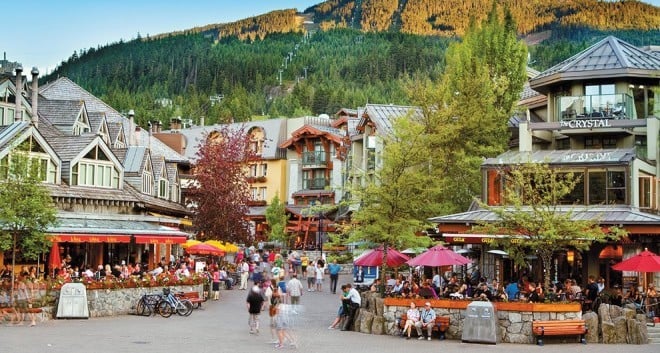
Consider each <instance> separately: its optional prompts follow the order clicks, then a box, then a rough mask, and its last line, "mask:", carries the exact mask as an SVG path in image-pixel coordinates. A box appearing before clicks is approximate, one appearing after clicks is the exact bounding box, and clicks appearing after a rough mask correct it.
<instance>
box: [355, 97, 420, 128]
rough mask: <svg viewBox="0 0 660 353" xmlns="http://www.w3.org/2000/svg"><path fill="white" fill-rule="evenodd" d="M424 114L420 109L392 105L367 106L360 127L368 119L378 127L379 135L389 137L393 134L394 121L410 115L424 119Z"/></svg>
mask: <svg viewBox="0 0 660 353" xmlns="http://www.w3.org/2000/svg"><path fill="white" fill-rule="evenodd" d="M422 114H423V112H422V109H421V108H420V107H411V106H403V105H392V104H367V106H366V107H365V111H364V113H363V114H362V119H361V120H360V123H359V126H362V125H363V124H364V123H365V121H366V118H367V117H368V118H369V120H371V122H372V123H373V124H374V125H375V126H376V130H377V131H378V133H379V134H383V135H389V134H391V133H392V132H393V130H392V122H393V121H394V119H396V118H401V117H405V116H408V115H411V117H422Z"/></svg>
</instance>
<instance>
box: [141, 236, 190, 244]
mask: <svg viewBox="0 0 660 353" xmlns="http://www.w3.org/2000/svg"><path fill="white" fill-rule="evenodd" d="M185 242H186V237H183V236H166V235H136V236H135V243H136V244H183V243H185Z"/></svg>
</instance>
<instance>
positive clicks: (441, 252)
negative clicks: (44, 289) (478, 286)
mask: <svg viewBox="0 0 660 353" xmlns="http://www.w3.org/2000/svg"><path fill="white" fill-rule="evenodd" d="M470 262H472V260H470V259H468V258H467V257H464V256H461V255H460V254H457V253H455V252H454V251H453V250H451V249H449V248H446V247H444V246H442V245H436V246H434V247H432V248H430V249H429V250H427V251H426V252H423V253H421V254H420V255H419V256H417V257H415V258H414V259H410V260H408V262H407V264H408V265H410V266H434V267H435V266H448V265H465V264H468V263H470Z"/></svg>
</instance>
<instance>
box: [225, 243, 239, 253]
mask: <svg viewBox="0 0 660 353" xmlns="http://www.w3.org/2000/svg"><path fill="white" fill-rule="evenodd" d="M225 249H226V251H227V252H233V253H236V252H238V246H236V245H235V244H232V243H225Z"/></svg>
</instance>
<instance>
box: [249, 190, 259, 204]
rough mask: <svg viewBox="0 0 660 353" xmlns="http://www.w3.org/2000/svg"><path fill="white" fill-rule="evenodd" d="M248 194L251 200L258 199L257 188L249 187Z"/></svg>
mask: <svg viewBox="0 0 660 353" xmlns="http://www.w3.org/2000/svg"><path fill="white" fill-rule="evenodd" d="M250 195H252V200H253V201H257V200H259V188H250Z"/></svg>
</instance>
